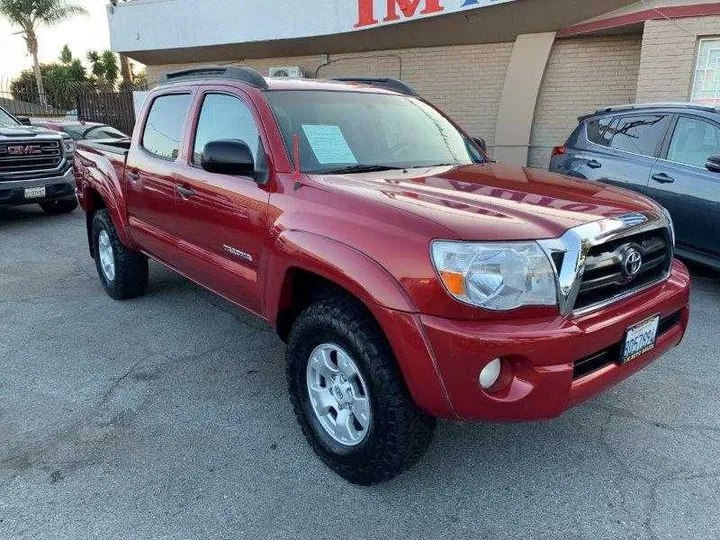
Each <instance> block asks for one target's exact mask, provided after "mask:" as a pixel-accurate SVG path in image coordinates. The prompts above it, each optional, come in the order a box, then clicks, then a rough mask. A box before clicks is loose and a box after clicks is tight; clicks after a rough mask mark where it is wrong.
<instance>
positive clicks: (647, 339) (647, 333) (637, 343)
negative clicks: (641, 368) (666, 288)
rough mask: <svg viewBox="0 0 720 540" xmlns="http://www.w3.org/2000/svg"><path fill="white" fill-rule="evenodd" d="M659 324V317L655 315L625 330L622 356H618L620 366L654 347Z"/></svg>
mask: <svg viewBox="0 0 720 540" xmlns="http://www.w3.org/2000/svg"><path fill="white" fill-rule="evenodd" d="M659 324H660V316H659V315H657V316H655V317H653V318H652V319H648V320H647V321H643V322H641V323H640V324H636V325H635V326H631V327H630V328H628V329H627V332H626V333H625V342H624V343H623V349H622V355H621V356H620V363H621V364H625V363H627V362H630V361H631V360H634V359H635V358H637V357H638V356H640V355H641V354H643V353H646V352H648V351H649V350H650V349H652V348H653V347H655V340H656V339H657V331H658V325H659Z"/></svg>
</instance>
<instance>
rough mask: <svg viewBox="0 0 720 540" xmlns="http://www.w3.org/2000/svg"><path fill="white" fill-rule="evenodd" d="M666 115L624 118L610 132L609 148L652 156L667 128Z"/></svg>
mask: <svg viewBox="0 0 720 540" xmlns="http://www.w3.org/2000/svg"><path fill="white" fill-rule="evenodd" d="M668 121H669V120H668V116H666V115H642V116H639V115H638V116H624V117H622V118H620V120H619V121H618V123H617V125H615V126H614V127H613V128H612V129H611V131H612V132H613V133H612V140H611V142H610V147H611V148H614V149H616V150H623V151H625V152H631V153H633V154H640V155H643V156H654V155H655V153H656V151H657V149H658V146H659V145H660V142H661V141H662V139H663V137H664V136H665V131H666V130H667V126H668Z"/></svg>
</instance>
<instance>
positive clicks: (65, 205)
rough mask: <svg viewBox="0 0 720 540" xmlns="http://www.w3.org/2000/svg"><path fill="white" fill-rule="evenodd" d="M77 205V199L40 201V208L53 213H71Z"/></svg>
mask: <svg viewBox="0 0 720 540" xmlns="http://www.w3.org/2000/svg"><path fill="white" fill-rule="evenodd" d="M77 206H78V203H77V201H76V200H75V199H61V200H57V201H50V202H42V203H40V208H42V209H43V211H44V212H45V213H47V214H51V215H57V214H69V213H70V212H72V211H73V210H75V209H76V208H77Z"/></svg>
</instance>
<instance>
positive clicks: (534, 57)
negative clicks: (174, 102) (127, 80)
mask: <svg viewBox="0 0 720 540" xmlns="http://www.w3.org/2000/svg"><path fill="white" fill-rule="evenodd" d="M109 21H110V32H111V41H112V46H113V49H114V50H115V51H117V52H122V53H124V54H126V55H128V56H129V57H131V58H133V59H135V60H137V61H139V62H142V63H144V64H146V65H147V74H148V80H149V81H150V82H151V83H152V82H154V81H157V80H158V78H159V77H160V75H161V74H162V73H163V72H166V71H171V70H175V69H179V68H183V67H187V66H190V65H198V64H217V63H221V64H238V65H248V66H251V67H254V68H256V69H258V70H259V71H261V72H262V73H264V74H266V75H267V74H269V73H270V70H271V69H273V68H279V67H288V68H300V70H301V72H302V73H303V75H304V76H307V77H336V76H343V75H368V76H380V77H396V78H401V79H403V80H405V81H407V82H409V83H411V84H412V85H413V86H415V87H416V88H417V90H418V91H419V92H420V94H421V95H423V96H424V97H426V98H427V99H429V100H430V101H432V102H433V103H435V104H437V105H438V106H440V107H441V108H442V109H443V110H444V111H445V112H446V113H447V114H449V115H450V116H451V117H452V118H454V119H455V120H456V121H458V123H460V124H461V125H462V126H463V127H464V128H465V129H466V130H467V131H468V133H470V134H471V135H473V136H479V137H483V138H485V140H486V141H487V144H488V147H489V150H490V152H491V153H492V155H493V157H495V158H496V159H500V160H506V161H511V162H514V163H519V164H529V165H530V166H535V167H546V166H547V164H548V160H549V156H550V151H551V149H552V147H553V146H555V145H559V144H562V143H563V142H564V140H565V139H566V137H567V136H568V134H569V133H570V131H571V130H572V129H573V128H574V127H575V125H576V122H577V116H579V115H582V114H586V113H588V112H591V111H593V110H594V109H596V108H598V107H601V106H607V105H617V104H623V103H629V102H635V101H638V102H647V101H690V100H692V101H698V102H703V103H708V104H718V105H720V67H718V63H719V62H720V3H705V2H697V1H688V0H685V1H683V0H643V1H641V2H633V1H632V0H630V1H627V0H594V1H593V2H587V1H584V0H295V1H294V2H292V3H276V2H267V1H266V2H259V1H258V0H250V1H242V2H241V0H203V1H202V2H194V1H193V0H131V1H129V2H126V3H123V4H119V5H117V6H111V7H110V8H109Z"/></svg>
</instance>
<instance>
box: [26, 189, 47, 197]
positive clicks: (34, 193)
mask: <svg viewBox="0 0 720 540" xmlns="http://www.w3.org/2000/svg"><path fill="white" fill-rule="evenodd" d="M44 196H45V186H43V187H29V188H25V198H26V199H38V198H40V197H44Z"/></svg>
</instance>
